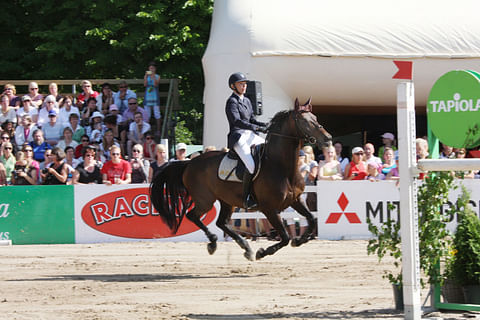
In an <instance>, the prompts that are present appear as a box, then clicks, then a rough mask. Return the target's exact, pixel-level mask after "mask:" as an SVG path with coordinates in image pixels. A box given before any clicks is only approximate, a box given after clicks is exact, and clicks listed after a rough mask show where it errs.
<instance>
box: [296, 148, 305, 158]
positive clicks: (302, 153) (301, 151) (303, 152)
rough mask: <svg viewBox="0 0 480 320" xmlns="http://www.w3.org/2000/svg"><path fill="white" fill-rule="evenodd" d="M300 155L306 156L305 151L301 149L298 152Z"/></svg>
mask: <svg viewBox="0 0 480 320" xmlns="http://www.w3.org/2000/svg"><path fill="white" fill-rule="evenodd" d="M298 156H300V157H305V151H303V150H302V149H300V152H299V153H298Z"/></svg>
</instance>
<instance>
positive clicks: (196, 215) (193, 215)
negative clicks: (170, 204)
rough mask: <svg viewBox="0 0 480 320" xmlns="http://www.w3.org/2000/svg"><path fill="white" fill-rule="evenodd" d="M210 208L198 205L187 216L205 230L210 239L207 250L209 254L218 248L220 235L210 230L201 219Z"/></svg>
mask: <svg viewBox="0 0 480 320" xmlns="http://www.w3.org/2000/svg"><path fill="white" fill-rule="evenodd" d="M207 211H208V210H204V211H202V210H199V209H198V208H197V207H195V208H193V209H192V210H191V211H189V212H188V213H187V218H188V220H190V221H192V222H193V223H195V225H196V226H197V227H199V228H200V229H201V230H203V232H205V235H206V236H207V238H208V240H210V243H209V244H208V245H207V250H208V253H209V254H213V253H214V252H215V250H217V240H218V237H217V236H216V235H215V234H213V233H211V232H210V230H208V228H207V226H206V225H204V224H203V222H202V221H201V220H200V217H201V216H202V215H203V213H204V212H207Z"/></svg>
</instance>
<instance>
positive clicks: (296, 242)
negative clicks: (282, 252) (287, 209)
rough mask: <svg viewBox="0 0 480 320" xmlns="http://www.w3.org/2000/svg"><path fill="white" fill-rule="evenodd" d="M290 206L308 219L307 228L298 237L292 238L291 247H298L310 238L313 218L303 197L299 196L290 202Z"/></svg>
mask: <svg viewBox="0 0 480 320" xmlns="http://www.w3.org/2000/svg"><path fill="white" fill-rule="evenodd" d="M291 207H292V208H293V209H295V211H297V212H298V213H299V214H301V215H302V216H304V217H305V218H306V219H307V221H308V227H307V230H306V231H305V232H304V233H303V234H302V235H301V236H300V238H295V239H292V247H298V246H300V245H302V244H304V243H306V242H308V240H309V239H310V236H311V235H312V233H313V230H315V219H314V218H313V215H312V214H311V213H310V210H308V208H307V205H306V203H305V201H304V200H303V199H301V198H299V199H298V200H297V201H295V202H294V203H293V204H292V206H291Z"/></svg>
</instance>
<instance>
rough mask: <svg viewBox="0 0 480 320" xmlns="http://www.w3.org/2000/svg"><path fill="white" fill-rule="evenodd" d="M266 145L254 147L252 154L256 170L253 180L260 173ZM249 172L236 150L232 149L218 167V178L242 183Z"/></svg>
mask: <svg viewBox="0 0 480 320" xmlns="http://www.w3.org/2000/svg"><path fill="white" fill-rule="evenodd" d="M264 148H265V144H264V143H262V144H259V145H253V146H252V147H251V152H252V156H253V161H254V162H255V170H254V172H253V180H255V179H256V178H257V176H258V173H259V172H260V167H261V161H260V160H261V159H262V155H263V150H264ZM245 170H247V168H246V167H245V164H244V163H243V161H242V160H241V159H240V157H239V156H238V154H237V153H236V152H235V150H233V149H231V150H230V151H229V152H227V154H226V155H225V156H224V157H223V159H222V161H221V162H220V165H219V166H218V178H219V179H220V180H224V181H232V182H242V179H243V173H244V172H245Z"/></svg>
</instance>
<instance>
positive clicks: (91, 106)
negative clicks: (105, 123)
mask: <svg viewBox="0 0 480 320" xmlns="http://www.w3.org/2000/svg"><path fill="white" fill-rule="evenodd" d="M96 103H97V100H96V99H95V98H89V99H88V100H87V102H86V103H85V105H86V107H85V108H83V111H82V121H81V125H82V126H84V127H85V128H88V125H90V124H91V122H90V120H91V117H92V116H93V114H94V113H95V112H97V113H99V114H101V113H100V112H98V111H97V105H96ZM102 117H103V115H102ZM102 119H103V118H102ZM87 134H90V132H88V129H87Z"/></svg>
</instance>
